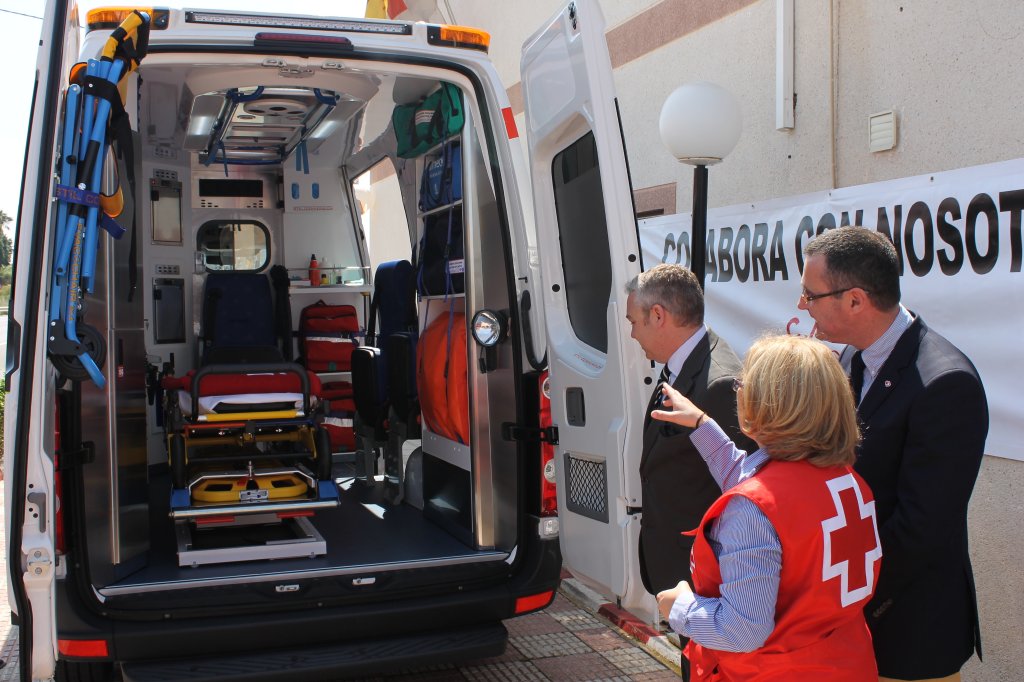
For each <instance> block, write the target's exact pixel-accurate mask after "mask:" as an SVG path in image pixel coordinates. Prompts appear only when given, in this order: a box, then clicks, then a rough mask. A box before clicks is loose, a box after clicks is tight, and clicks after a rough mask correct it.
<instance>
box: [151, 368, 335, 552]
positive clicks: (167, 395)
mask: <svg viewBox="0 0 1024 682" xmlns="http://www.w3.org/2000/svg"><path fill="white" fill-rule="evenodd" d="M161 385H162V387H163V389H164V428H165V431H166V435H167V452H168V463H169V466H170V471H171V483H172V490H171V501H170V516H171V517H172V518H173V519H174V520H175V524H176V527H177V533H178V545H179V553H178V558H179V564H180V565H183V566H186V565H197V564H201V563H211V562H225V561H244V560H250V559H266V558H282V557H284V556H290V557H302V556H316V555H318V554H323V553H324V552H325V551H326V545H325V544H324V543H323V540H322V538H320V537H319V535H318V534H316V532H315V529H313V528H312V526H311V525H310V524H309V522H308V519H306V518H305V517H307V516H311V515H312V514H313V513H314V512H315V511H316V510H319V509H325V508H330V507H334V506H337V504H338V502H339V499H338V489H337V486H336V485H335V483H334V481H333V479H332V478H331V466H332V461H331V446H330V437H329V435H328V433H327V430H326V429H325V428H324V427H323V426H322V421H323V417H324V410H326V409H327V405H326V404H325V403H324V402H323V401H320V400H319V399H318V396H319V394H320V390H321V388H320V381H319V379H318V378H317V376H316V374H313V373H311V372H308V371H307V370H306V369H304V368H303V367H301V366H300V365H297V364H294V363H270V364H240V365H225V364H216V365H206V366H204V367H202V368H200V369H199V370H198V371H195V372H189V373H188V374H186V375H184V376H182V377H174V376H165V377H163V378H162V380H161ZM253 525H259V526H267V527H270V526H274V525H284V526H287V527H288V528H289V529H290V531H288V532H285V538H284V539H282V538H280V537H278V535H279V533H280V530H279V529H277V530H275V529H270V528H268V531H267V532H268V533H271V534H272V535H273V536H274V537H276V538H277V539H276V540H274V541H273V542H268V543H263V542H256V543H255V544H252V543H246V544H241V545H240V544H239V543H238V542H235V541H231V542H227V543H226V544H225V546H224V547H210V546H209V544H210V543H205V546H204V547H203V549H202V551H197V550H195V549H194V547H193V545H194V544H195V543H194V542H193V540H194V537H193V536H191V535H190V533H195V532H200V531H205V530H208V529H212V528H217V529H224V528H226V527H244V526H253ZM219 532H221V533H223V531H222V530H221V531H219ZM251 535H252V532H251V531H247V537H248V536H251ZM282 543H283V544H284V545H286V546H287V547H290V548H291V549H287V547H282V546H281V545H282ZM289 552H291V553H289Z"/></svg>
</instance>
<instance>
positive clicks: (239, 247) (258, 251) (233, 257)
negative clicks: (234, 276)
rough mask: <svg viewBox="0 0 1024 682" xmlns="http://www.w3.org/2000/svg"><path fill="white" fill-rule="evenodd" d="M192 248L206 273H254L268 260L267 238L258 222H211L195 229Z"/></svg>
mask: <svg viewBox="0 0 1024 682" xmlns="http://www.w3.org/2000/svg"><path fill="white" fill-rule="evenodd" d="M196 249H198V250H199V252H200V253H202V254H203V260H204V261H205V262H206V268H207V269H208V270H234V271H240V272H246V271H249V272H254V271H258V270H262V269H263V268H264V267H265V266H266V264H267V263H268V262H269V261H270V237H269V234H268V232H267V228H266V227H264V226H263V225H262V224H260V223H256V222H247V221H234V220H211V221H210V222H208V223H205V224H204V225H203V226H202V227H200V228H199V234H198V235H196Z"/></svg>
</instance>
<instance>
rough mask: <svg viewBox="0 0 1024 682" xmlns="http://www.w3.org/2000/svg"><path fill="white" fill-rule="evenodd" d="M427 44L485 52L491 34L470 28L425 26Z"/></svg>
mask: <svg viewBox="0 0 1024 682" xmlns="http://www.w3.org/2000/svg"><path fill="white" fill-rule="evenodd" d="M427 42H428V43H430V44H431V45H444V46H446V47H464V48H469V49H471V50H481V51H483V52H487V50H488V48H490V46H491V34H490V33H488V32H487V31H482V30H480V29H479V28H472V27H470V26H427Z"/></svg>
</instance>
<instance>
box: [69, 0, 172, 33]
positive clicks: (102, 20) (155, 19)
mask: <svg viewBox="0 0 1024 682" xmlns="http://www.w3.org/2000/svg"><path fill="white" fill-rule="evenodd" d="M135 10H138V11H140V12H145V13H147V14H148V15H149V16H150V25H149V27H150V29H151V30H157V31H160V30H163V29H165V28H167V24H168V22H169V20H170V12H169V11H168V10H167V9H166V8H159V7H125V6H118V7H96V8H95V9H91V10H89V11H88V12H87V13H86V15H85V28H86V30H87V31H96V30H100V29H115V28H117V27H118V26H120V25H121V22H122V21H124V20H125V19H126V18H128V15H129V14H131V13H132V12H134V11H135Z"/></svg>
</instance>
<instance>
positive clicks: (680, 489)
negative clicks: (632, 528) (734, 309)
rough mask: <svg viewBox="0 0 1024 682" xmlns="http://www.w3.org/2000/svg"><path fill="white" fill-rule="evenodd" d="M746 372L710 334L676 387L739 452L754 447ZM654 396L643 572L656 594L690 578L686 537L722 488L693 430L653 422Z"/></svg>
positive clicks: (644, 478)
mask: <svg viewBox="0 0 1024 682" xmlns="http://www.w3.org/2000/svg"><path fill="white" fill-rule="evenodd" d="M741 367H742V365H741V363H740V360H739V358H737V357H736V353H734V352H733V350H732V348H730V347H729V344H727V343H726V342H725V341H723V340H722V339H720V338H718V336H717V335H716V334H715V333H714V332H712V331H711V330H708V333H707V334H705V336H704V338H702V339H701V340H700V341H699V342H698V343H697V346H696V347H695V348H694V349H693V352H692V353H690V357H689V358H687V359H686V362H684V363H683V367H682V369H681V370H680V372H679V376H677V377H676V380H675V383H674V384H673V386H674V387H675V388H676V390H678V391H679V392H680V393H682V394H683V395H685V396H686V397H688V398H689V399H690V400H692V401H693V402H694V403H695V404H696V405H697V406H698V407H700V408H701V409H702V410H704V411H705V412H707V414H708V416H709V417H711V418H713V419H714V420H715V421H716V422H718V424H719V425H720V426H721V427H722V428H723V429H725V432H726V433H727V434H729V436H730V437H732V438H733V440H735V441H736V444H737V445H738V446H739V447H741V448H745V449H751V450H752V449H753V448H752V447H751V446H752V445H753V444H752V442H751V441H750V439H748V438H747V437H746V436H744V435H743V434H742V433H741V432H740V430H739V426H738V424H737V420H736V394H735V393H734V392H733V388H732V380H733V378H734V377H735V376H736V375H737V374H739V372H740V369H741ZM653 397H654V396H653V395H652V400H651V401H650V402H649V403H648V405H647V413H646V414H647V417H646V420H645V422H644V444H643V454H642V456H641V459H640V480H641V491H642V493H643V516H642V517H641V520H640V575H641V578H642V579H643V583H644V587H645V588H646V589H647V591H648V592H650V593H651V594H657V593H658V592H660V591H661V590H665V589H668V588H670V587H675V586H676V584H677V583H678V582H679V581H680V580H683V579H686V580H689V579H690V547H691V546H692V545H693V540H692V538H689V537H686V536H683V535H681V533H682V532H683V531H688V530H693V529H694V528H696V527H697V525H698V524H699V523H700V520H701V519H702V518H703V517H704V512H706V511H707V509H708V507H709V506H710V505H711V503H712V502H714V501H715V500H717V499H718V496H719V495H721V494H722V491H721V489H719V487H718V484H717V483H715V479H714V478H712V476H711V473H710V472H709V471H708V467H707V465H706V464H705V463H704V460H703V459H701V456H700V454H699V453H698V452H697V449H696V448H695V447H694V446H693V443H692V442H690V434H691V433H693V429H687V428H684V427H681V426H676V425H675V424H669V423H667V422H660V421H655V420H653V419H651V417H650V414H651V410H653V409H655V403H654V400H653ZM753 447H756V446H753Z"/></svg>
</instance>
